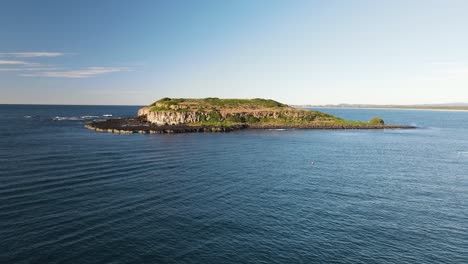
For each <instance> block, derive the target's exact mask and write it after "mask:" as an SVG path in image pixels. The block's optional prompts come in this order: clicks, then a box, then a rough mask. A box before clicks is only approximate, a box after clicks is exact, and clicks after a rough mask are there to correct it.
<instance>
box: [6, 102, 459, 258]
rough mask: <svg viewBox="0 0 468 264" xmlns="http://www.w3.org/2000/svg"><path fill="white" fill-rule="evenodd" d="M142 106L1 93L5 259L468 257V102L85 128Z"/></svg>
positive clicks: (129, 114) (131, 114)
mask: <svg viewBox="0 0 468 264" xmlns="http://www.w3.org/2000/svg"><path fill="white" fill-rule="evenodd" d="M137 109H138V107H133V106H28V105H0V263H317V262H323V263H328V262H333V263H468V112H441V111H405V110H375V109H374V110H372V109H321V110H322V111H325V112H328V113H331V114H335V115H338V116H340V117H343V118H347V119H353V120H369V119H370V118H371V117H373V116H375V115H377V116H380V117H382V118H383V119H384V120H385V121H386V122H387V123H395V124H407V125H416V126H418V127H419V128H418V129H414V130H380V131H379V130H243V131H236V132H232V133H226V134H221V133H220V134H214V133H205V134H203V133H202V134H176V135H141V134H133V135H118V134H108V133H98V132H94V131H90V130H87V129H85V128H83V125H84V123H85V122H86V121H87V120H90V119H94V118H104V117H103V115H110V114H112V115H113V117H120V116H133V115H135V113H136V111H137ZM312 163H313V164H312Z"/></svg>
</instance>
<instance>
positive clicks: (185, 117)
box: [138, 107, 201, 125]
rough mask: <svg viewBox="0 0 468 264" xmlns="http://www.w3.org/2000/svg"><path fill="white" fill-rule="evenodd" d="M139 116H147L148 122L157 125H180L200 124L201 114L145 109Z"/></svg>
mask: <svg viewBox="0 0 468 264" xmlns="http://www.w3.org/2000/svg"><path fill="white" fill-rule="evenodd" d="M138 116H146V119H147V120H148V122H151V123H153V124H157V125H179V124H186V123H198V122H200V117H201V113H199V112H174V111H150V109H149V108H147V107H145V108H142V109H140V110H138Z"/></svg>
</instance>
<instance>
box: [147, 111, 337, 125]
mask: <svg viewBox="0 0 468 264" xmlns="http://www.w3.org/2000/svg"><path fill="white" fill-rule="evenodd" d="M153 109H154V107H151V106H148V107H144V108H141V109H140V110H139V111H138V116H141V117H146V120H147V121H149V122H151V123H153V124H157V125H180V124H189V123H200V122H204V121H210V120H211V119H213V118H217V121H223V120H229V121H230V120H233V119H237V120H265V119H268V120H279V119H289V120H292V121H294V120H296V121H314V120H319V119H320V120H322V121H326V120H327V119H330V118H331V117H330V116H328V115H325V116H320V117H318V116H316V115H315V112H312V111H307V110H299V109H294V108H291V107H284V108H281V109H271V110H263V109H258V110H256V109H220V110H211V111H190V110H188V111H180V109H174V110H172V109H171V110H156V111H155V110H153ZM178 110H179V111H178ZM244 122H245V121H244Z"/></svg>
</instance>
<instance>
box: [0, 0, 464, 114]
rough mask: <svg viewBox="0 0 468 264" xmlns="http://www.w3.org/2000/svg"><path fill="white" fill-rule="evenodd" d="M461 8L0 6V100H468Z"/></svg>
mask: <svg viewBox="0 0 468 264" xmlns="http://www.w3.org/2000/svg"><path fill="white" fill-rule="evenodd" d="M467 14H468V1H456V0H450V1H442V0H439V1H431V0H424V1H423V0H412V1H399V0H392V1H381V0H372V1H371V0H370V1H357V0H356V1H351V0H350V1H347V0H341V1H334V0H326V1H313V0H304V1H299V0H288V1H284V0H253V1H252V0H236V1H218V0H212V1H205V0H197V1H179V0H167V1H156V0H141V1H130V0H127V1H119V0H108V1H105V0H103V1H94V0H92V1H88V0H80V1H62V0H56V1H50V0H42V1H36V0H30V1H25V0H3V1H2V4H1V8H0V25H1V26H0V104H18V103H23V104H106V105H107V104H111V105H146V104H149V103H151V102H153V101H155V100H157V99H159V98H162V97H190V98H203V97H219V98H270V99H274V100H278V101H281V102H284V103H288V104H338V103H360V104H426V103H453V102H468V31H467V29H468V15H467Z"/></svg>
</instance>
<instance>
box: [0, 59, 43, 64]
mask: <svg viewBox="0 0 468 264" xmlns="http://www.w3.org/2000/svg"><path fill="white" fill-rule="evenodd" d="M0 65H38V63H34V62H27V61H20V60H0Z"/></svg>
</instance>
